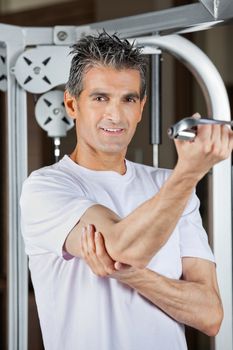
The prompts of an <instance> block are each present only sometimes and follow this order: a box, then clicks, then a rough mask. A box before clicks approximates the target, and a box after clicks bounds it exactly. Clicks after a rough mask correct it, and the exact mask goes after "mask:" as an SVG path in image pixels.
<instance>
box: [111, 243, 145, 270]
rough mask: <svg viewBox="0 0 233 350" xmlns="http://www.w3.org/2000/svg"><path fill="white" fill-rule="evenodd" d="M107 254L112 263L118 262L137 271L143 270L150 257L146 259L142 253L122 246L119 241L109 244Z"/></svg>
mask: <svg viewBox="0 0 233 350" xmlns="http://www.w3.org/2000/svg"><path fill="white" fill-rule="evenodd" d="M108 252H109V255H110V256H111V258H112V259H113V260H114V261H119V262H121V263H123V264H127V265H130V266H134V267H136V268H139V269H144V268H145V267H146V266H147V265H148V263H149V261H150V257H147V256H146V255H145V254H143V253H142V251H140V250H137V249H136V248H134V247H131V246H127V245H126V246H124V245H122V244H121V242H119V241H118V242H112V243H110V244H109V247H108Z"/></svg>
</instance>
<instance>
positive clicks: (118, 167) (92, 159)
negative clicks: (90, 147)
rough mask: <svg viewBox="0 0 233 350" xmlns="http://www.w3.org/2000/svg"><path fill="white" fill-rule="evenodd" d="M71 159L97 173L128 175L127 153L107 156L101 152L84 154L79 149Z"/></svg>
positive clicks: (76, 149)
mask: <svg viewBox="0 0 233 350" xmlns="http://www.w3.org/2000/svg"><path fill="white" fill-rule="evenodd" d="M70 158H71V159H72V160H73V161H74V162H75V163H77V164H79V165H81V166H83V167H85V168H87V169H90V170H97V171H115V172H117V173H119V174H121V175H124V174H125V173H126V165H125V152H124V153H120V154H119V153H117V154H106V153H100V152H88V153H87V152H82V151H81V150H80V149H79V147H76V148H75V150H74V151H73V152H72V153H71V155H70Z"/></svg>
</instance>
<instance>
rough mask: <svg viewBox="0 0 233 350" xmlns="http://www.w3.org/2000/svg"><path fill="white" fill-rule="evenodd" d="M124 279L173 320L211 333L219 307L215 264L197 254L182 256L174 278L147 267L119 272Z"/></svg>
mask: <svg viewBox="0 0 233 350" xmlns="http://www.w3.org/2000/svg"><path fill="white" fill-rule="evenodd" d="M117 277H118V280H119V281H121V282H123V283H126V284H127V285H129V286H130V287H132V288H133V289H135V290H137V292H138V293H140V294H141V295H143V296H144V297H145V298H146V299H148V300H150V301H151V302H152V303H153V304H154V305H156V306H157V307H159V308H160V309H161V310H163V311H164V312H165V313H167V314H168V315H169V316H171V317H172V318H174V319H175V320H176V321H178V322H180V323H183V324H185V325H188V326H191V327H194V328H196V329H198V330H200V331H201V332H203V333H205V334H207V335H209V336H215V335H216V334H217V333H218V331H219V328H220V325H221V322H222V318H223V309H222V303H221V299H220V295H219V290H218V285H217V279H216V268H215V264H214V263H212V262H210V261H207V260H204V259H199V258H183V279H182V280H175V279H171V278H167V277H165V276H162V275H159V274H158V273H156V272H154V271H151V270H149V269H141V270H139V269H137V270H132V271H130V270H129V273H128V274H127V273H125V274H124V273H122V274H121V275H120V274H119V276H117Z"/></svg>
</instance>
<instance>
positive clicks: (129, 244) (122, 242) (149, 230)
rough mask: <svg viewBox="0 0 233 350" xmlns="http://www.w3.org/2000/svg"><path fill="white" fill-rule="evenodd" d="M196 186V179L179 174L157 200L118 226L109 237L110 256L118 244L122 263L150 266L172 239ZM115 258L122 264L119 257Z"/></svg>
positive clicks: (161, 191)
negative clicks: (113, 245)
mask: <svg viewBox="0 0 233 350" xmlns="http://www.w3.org/2000/svg"><path fill="white" fill-rule="evenodd" d="M196 184H197V180H196V178H195V177H193V176H190V177H188V176H187V175H186V174H185V175H184V174H182V173H179V172H178V171H176V170H175V171H174V172H173V173H172V174H171V176H170V178H169V179H168V180H167V181H166V183H165V184H164V185H163V187H162V188H161V189H160V191H159V192H158V193H157V194H156V195H155V196H154V197H152V198H151V199H150V200H148V201H146V202H145V203H143V204H142V205H141V206H139V207H138V208H137V209H135V210H134V211H133V212H132V213H131V214H130V215H128V216H127V217H126V218H124V219H123V220H121V221H119V222H118V223H116V224H115V226H114V227H113V235H108V236H106V237H105V244H106V248H107V250H108V251H109V252H110V255H111V247H112V243H113V240H115V242H116V243H115V249H114V253H115V252H117V254H119V258H121V260H120V261H122V262H124V263H127V264H131V265H135V266H139V267H144V266H146V265H147V264H148V262H149V261H150V260H151V258H152V256H153V255H154V254H155V253H156V252H157V251H158V250H159V249H160V248H161V247H162V246H163V245H164V244H165V243H166V241H167V240H168V238H169V237H170V235H171V233H172V232H173V230H174V228H175V226H176V225H177V222H178V220H179V218H180V216H181V215H182V213H183V211H184V209H185V207H186V205H187V202H188V200H189V198H190V196H191V194H192V192H193V190H194V188H195V186H196ZM101 232H103V231H101ZM115 254H116V253H115ZM113 258H115V260H118V255H115V256H114V257H113ZM140 264H141V265H140Z"/></svg>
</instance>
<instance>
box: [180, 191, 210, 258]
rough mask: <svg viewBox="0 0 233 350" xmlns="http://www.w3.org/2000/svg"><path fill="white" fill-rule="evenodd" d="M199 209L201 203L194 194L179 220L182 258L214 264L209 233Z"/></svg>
mask: <svg viewBox="0 0 233 350" xmlns="http://www.w3.org/2000/svg"><path fill="white" fill-rule="evenodd" d="M199 207H200V201H199V199H198V197H197V196H196V195H195V194H193V195H192V197H191V199H190V201H189V203H188V205H187V207H186V209H185V211H184V213H183V215H182V216H181V218H180V220H179V223H178V229H179V235H180V252H181V257H196V258H202V259H206V260H210V261H213V262H214V261H215V259H214V255H213V253H212V250H211V248H210V246H209V243H208V236H207V233H206V231H205V229H204V228H203V225H202V219H201V215H200V213H199Z"/></svg>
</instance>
